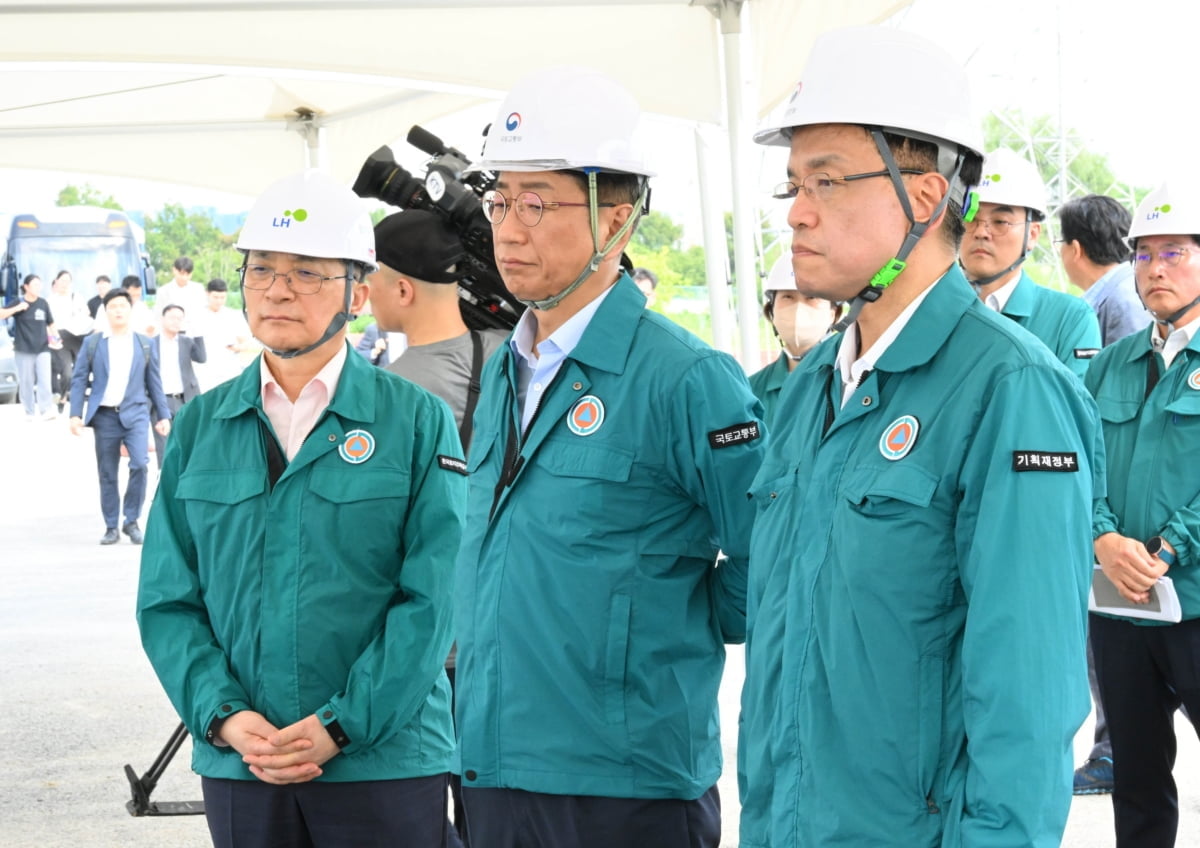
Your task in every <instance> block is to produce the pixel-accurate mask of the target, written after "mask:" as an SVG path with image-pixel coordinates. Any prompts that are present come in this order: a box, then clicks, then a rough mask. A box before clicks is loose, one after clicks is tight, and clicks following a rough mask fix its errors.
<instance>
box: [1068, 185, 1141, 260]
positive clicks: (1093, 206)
mask: <svg viewBox="0 0 1200 848" xmlns="http://www.w3.org/2000/svg"><path fill="white" fill-rule="evenodd" d="M1058 218H1059V221H1060V222H1061V224H1062V239H1063V241H1077V242H1079V246H1080V247H1082V248H1083V252H1084V253H1085V254H1086V255H1087V258H1088V259H1090V260H1091V261H1092V262H1095V263H1096V264H1097V265H1117V264H1119V263H1121V262H1124V261H1126V260H1127V259H1129V254H1130V250H1129V245H1128V243H1127V242H1126V241H1125V237H1126V235H1127V234H1128V233H1129V224H1130V222H1131V221H1132V219H1133V216H1131V215H1130V214H1129V210H1128V209H1126V208H1125V207H1124V206H1122V205H1121V204H1120V203H1118V202H1117V201H1116V200H1113V199H1112V198H1111V197H1105V196H1104V195H1103V194H1089V195H1087V196H1086V197H1077V198H1075V199H1074V200H1071V201H1068V202H1067V203H1064V204H1063V206H1062V208H1061V209H1059V210H1058Z"/></svg>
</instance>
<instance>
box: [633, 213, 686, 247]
mask: <svg viewBox="0 0 1200 848" xmlns="http://www.w3.org/2000/svg"><path fill="white" fill-rule="evenodd" d="M682 238H683V227H681V226H679V225H678V224H676V223H675V222H674V221H672V220H671V218H670V216H669V215H667V214H666V213H664V212H651V213H650V214H648V215H646V216H645V217H644V218H642V220H640V221H638V226H637V230H635V231H634V233H633V238H631V239H630V240H629V249H630V250H637V251H644V252H646V253H654V252H656V251H658V250H661V249H663V248H670V249H678V248H679V242H680V240H681V239H682Z"/></svg>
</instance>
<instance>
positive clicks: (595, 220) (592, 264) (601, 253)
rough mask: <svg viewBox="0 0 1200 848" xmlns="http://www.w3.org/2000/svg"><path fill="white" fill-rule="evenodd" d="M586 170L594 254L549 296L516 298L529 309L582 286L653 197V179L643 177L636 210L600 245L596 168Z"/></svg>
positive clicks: (555, 302) (555, 301) (552, 302)
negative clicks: (575, 275) (561, 288)
mask: <svg viewBox="0 0 1200 848" xmlns="http://www.w3.org/2000/svg"><path fill="white" fill-rule="evenodd" d="M586 173H587V179H588V217H589V219H590V220H591V224H592V258H591V259H590V260H589V261H588V264H587V265H585V266H584V269H583V270H582V271H580V272H579V276H578V277H576V278H575V282H573V283H571V285H569V286H567V287H566V288H565V289H563V290H562V291H560V292H559V293H558V294H556V295H553V296H552V297H548V298H546V299H545V300H524V299H522V298H517V300H519V301H521V303H523V304H525V305H526V306H528V307H529V308H530V309H537V310H540V311H542V312H544V311H546V310H547V309H553V308H554V307H556V306H558V305H559V304H560V303H562V302H563V300H565V299H566V298H567V297H568V296H569V295H570V294H571V293H572V292H573V291H575V290H576V289H577V288H579V287H580V286H582V285H583V284H584V282H585V281H586V280H587V279H588V277H590V276H592V274H594V273H596V271H597V269H599V267H600V263H601V262H603V261H604V257H605V256H607V255H608V252H609V251H610V250H612V249H613V248H614V247H615V246H616V245H617V243H618V242H619V241H620V240H621V239H622V238H624V237H625V234H626V233H627V232H629V231H630V230H631V229H632V228H633V226H634V224H636V223H637V222H638V220H639V219H640V218H641V217H642V212H643V211H645V208H646V204H647V202H648V201H649V199H650V181H649V180H647V179H645V178H643V179H642V189H641V191H640V192H639V193H638V199H637V203H636V204H635V205H634V208H633V214H632V215H630V216H629V218H627V219H626V221H625V223H624V224H622V225H621V229H619V230H617V232H616V234H615V235H613V237H612V238H611V239H609V240H608V243H607V244H606V245H604V247H601V246H600V212H599V207H598V206H597V205H596V204H597V203H599V197H598V194H597V190H596V169H595V168H588V169H586Z"/></svg>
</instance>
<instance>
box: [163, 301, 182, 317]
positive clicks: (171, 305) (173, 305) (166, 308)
mask: <svg viewBox="0 0 1200 848" xmlns="http://www.w3.org/2000/svg"><path fill="white" fill-rule="evenodd" d="M172 309H178V310H179V311H180V312H183V307H182V306H180V305H179V304H178V303H168V304H167V305H166V306H164V307H163V311H162V314H163V315H166V314H167V313H168V312H170V311H171V310H172ZM184 314H185V315H186V314H187V313H186V312H185V313H184Z"/></svg>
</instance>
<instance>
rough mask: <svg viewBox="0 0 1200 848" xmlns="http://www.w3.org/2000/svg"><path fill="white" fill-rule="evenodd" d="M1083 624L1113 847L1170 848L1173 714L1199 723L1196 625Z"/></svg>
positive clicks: (1174, 804)
mask: <svg viewBox="0 0 1200 848" xmlns="http://www.w3.org/2000/svg"><path fill="white" fill-rule="evenodd" d="M1088 619H1089V625H1090V628H1091V638H1092V649H1093V651H1094V653H1095V659H1096V680H1097V683H1099V686H1100V698H1101V700H1102V701H1103V702H1104V711H1105V713H1106V715H1107V718H1108V731H1109V735H1110V736H1111V738H1112V751H1113V796H1112V801H1113V819H1114V824H1115V826H1116V832H1117V848H1172V846H1174V845H1175V834H1176V831H1177V830H1178V827H1179V794H1178V792H1177V791H1176V788H1175V778H1174V777H1173V776H1172V773H1171V772H1172V770H1173V769H1174V767H1175V750H1176V745H1175V711H1176V710H1178V709H1179V708H1180V707H1181V706H1182V707H1184V708H1185V709H1186V710H1187V712H1188V715H1189V716H1200V619H1193V620H1189V621H1183V622H1180V623H1179V624H1173V625H1168V626H1161V627H1153V626H1146V625H1137V624H1131V623H1129V622H1127V621H1120V620H1117V619H1111V618H1105V617H1104V616H1099V615H1090V616H1088Z"/></svg>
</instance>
